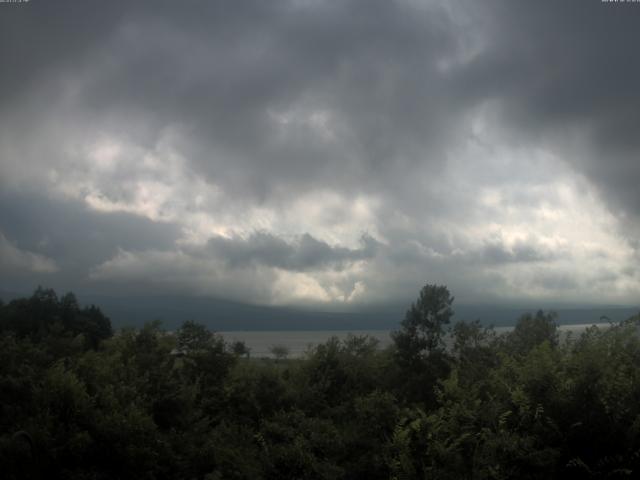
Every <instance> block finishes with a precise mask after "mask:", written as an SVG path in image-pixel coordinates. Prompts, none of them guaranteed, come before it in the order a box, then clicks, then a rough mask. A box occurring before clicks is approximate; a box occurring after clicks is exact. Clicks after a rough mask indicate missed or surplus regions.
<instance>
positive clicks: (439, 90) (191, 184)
mask: <svg viewBox="0 0 640 480" xmlns="http://www.w3.org/2000/svg"><path fill="white" fill-rule="evenodd" d="M639 45H640V3H632V2H629V3H607V2H601V1H600V0H579V1H578V0H576V1H562V2H557V1H540V0H537V1H533V0H532V1H521V2H515V1H512V0H511V1H508V0H505V1H477V0H468V1H465V0H461V1H429V0H398V1H390V0H344V1H337V0H336V1H333V0H331V1H329V0H327V1H313V0H283V1H279V0H270V1H264V0H255V1H251V0H248V1H245V0H243V1H238V0H229V1H195V0H180V1H177V0H174V1H171V2H166V1H158V0H154V1H135V2H132V1H127V2H120V1H115V0H109V1H105V0H101V1H91V0H82V1H80V0H78V1H73V2H72V1H55V2H53V1H44V0H40V1H38V0H31V1H29V2H25V3H16V4H13V3H12V4H8V3H0V61H1V65H2V69H1V71H0V289H3V290H9V291H16V290H25V289H26V290H32V289H33V288H34V287H35V286H36V285H38V284H42V285H46V286H52V287H54V288H56V289H59V290H69V289H71V290H74V291H79V292H92V293H97V294H110V295H124V294H178V295H182V294H192V295H199V296H210V297H218V298H226V299H232V300H239V301H243V302H250V303H257V304H268V305H305V306H312V307H314V308H323V309H343V308H345V309H346V308H359V307H362V306H371V305H374V304H377V303H385V302H396V301H400V300H404V299H412V298H415V297H416V295H417V292H418V290H419V288H420V287H421V286H422V285H424V284H425V283H438V284H446V285H448V286H449V288H450V290H451V291H452V292H453V293H454V294H455V295H456V297H457V301H458V302H463V303H498V304H503V305H509V304H518V303H523V302H524V303H533V304H540V305H545V304H548V303H553V304H558V303H573V304H593V303H606V304H627V305H629V304H631V305H634V304H638V299H639V298H640V295H639V294H640V268H639V267H640V243H639V241H638V239H639V238H640V189H639V188H638V183H639V181H640V113H639V112H640V62H639V61H638V58H639V52H638V46H639Z"/></svg>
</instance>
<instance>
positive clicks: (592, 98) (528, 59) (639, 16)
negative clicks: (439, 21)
mask: <svg viewBox="0 0 640 480" xmlns="http://www.w3.org/2000/svg"><path fill="white" fill-rule="evenodd" d="M637 7H638V5H636V4H633V3H627V4H611V3H605V2H600V1H599V0H592V1H566V2H552V1H542V2H509V1H493V2H488V3H484V2H483V4H482V5H479V4H475V5H473V7H472V8H473V10H474V12H475V15H477V16H476V19H477V23H478V25H481V27H479V28H482V29H483V31H484V35H485V41H486V42H487V45H486V47H485V48H484V50H483V51H482V52H481V53H480V54H479V55H478V56H477V57H476V58H475V59H474V60H473V61H472V62H470V63H469V64H467V65H465V66H463V67H462V68H461V70H460V72H459V73H460V75H457V76H456V77H457V81H459V82H460V89H461V91H465V92H467V93H466V95H470V96H473V97H484V98H486V99H490V100H493V101H496V102H497V104H498V105H499V108H500V110H501V111H502V114H503V121H504V120H506V122H505V124H506V125H510V128H511V129H514V130H515V131H516V132H517V135H519V136H520V138H521V139H524V141H526V142H530V143H532V144H535V143H537V142H544V141H545V140H551V142H552V143H554V144H555V145H556V146H557V147H558V148H559V149H560V151H561V153H562V156H563V157H564V158H565V159H568V160H570V161H571V162H573V165H574V166H575V168H576V169H577V170H578V171H580V172H583V173H585V174H586V175H587V176H588V177H589V179H590V180H591V181H592V182H593V183H594V184H595V185H596V186H598V187H599V188H600V189H601V191H602V192H603V193H604V194H605V195H606V197H607V198H608V199H609V200H610V201H611V206H612V207H613V209H614V211H616V210H618V209H622V210H623V211H624V212H626V213H627V214H629V215H632V216H633V215H637V213H638V212H640V193H639V192H640V190H639V189H638V188H637V181H638V178H640V136H639V135H638V131H637V130H638V120H637V112H638V111H640V91H639V89H638V86H639V85H640V63H639V62H638V61H637V55H638V52H637V45H638V43H639V41H640V29H639V28H638V25H640V8H637ZM578 145H579V148H577V149H576V148H575V147H576V146H578ZM636 219H637V217H636Z"/></svg>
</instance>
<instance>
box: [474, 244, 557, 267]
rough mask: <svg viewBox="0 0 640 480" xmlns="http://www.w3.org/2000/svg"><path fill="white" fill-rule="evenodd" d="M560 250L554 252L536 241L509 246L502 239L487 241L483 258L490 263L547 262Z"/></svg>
mask: <svg viewBox="0 0 640 480" xmlns="http://www.w3.org/2000/svg"><path fill="white" fill-rule="evenodd" d="M560 255H561V253H560V252H557V253H554V252H552V251H550V250H549V249H547V248H544V247H542V246H540V245H537V244H536V243H535V242H524V241H521V242H516V243H515V244H514V245H513V246H511V247H509V246H507V245H505V244H504V242H502V241H493V242H490V243H487V244H486V245H485V247H484V248H483V250H482V259H483V260H485V261H486V262H488V263H494V264H500V263H529V262H545V261H550V260H554V259H556V258H558V257H559V256H560Z"/></svg>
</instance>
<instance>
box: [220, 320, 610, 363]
mask: <svg viewBox="0 0 640 480" xmlns="http://www.w3.org/2000/svg"><path fill="white" fill-rule="evenodd" d="M592 325H594V324H592V323H589V324H587V323H583V324H576V325H560V327H559V330H560V332H561V334H562V335H566V334H567V333H569V332H571V333H572V335H573V336H574V337H575V336H577V335H579V334H580V333H582V332H583V331H584V330H585V329H586V328H588V327H590V326H592ZM595 325H597V326H598V327H600V328H606V327H608V326H609V323H596V324H595ZM512 329H513V327H512V326H511V327H496V328H495V331H496V332H497V333H504V332H508V331H510V330H512ZM218 333H220V334H221V335H222V336H224V338H225V340H226V341H229V342H231V341H235V340H241V341H243V342H244V343H245V344H246V345H247V347H249V348H250V349H251V356H252V357H272V356H273V355H272V354H271V352H270V351H269V350H270V348H271V347H273V346H274V345H278V346H284V347H286V348H287V349H288V350H289V357H292V358H295V357H301V356H303V355H304V353H305V352H307V351H308V350H309V349H310V348H312V347H313V346H314V345H318V344H320V343H324V342H326V341H327V340H329V339H330V338H331V337H338V338H339V339H341V340H342V339H345V338H346V337H347V335H349V334H352V335H356V336H359V335H369V336H370V337H373V338H375V339H377V340H378V341H379V342H380V343H379V347H380V348H385V347H387V346H388V345H390V344H391V343H392V340H391V331H390V330H353V331H348V330H309V331H304V330H282V331H235V332H234V331H229V332H218Z"/></svg>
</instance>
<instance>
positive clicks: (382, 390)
mask: <svg viewBox="0 0 640 480" xmlns="http://www.w3.org/2000/svg"><path fill="white" fill-rule="evenodd" d="M452 304H453V298H452V297H451V295H450V293H449V291H448V289H447V288H446V287H443V286H438V285H427V286H425V287H424V288H423V289H422V290H421V292H420V295H419V297H418V299H417V300H416V302H415V303H414V304H413V305H411V306H410V308H409V309H408V311H407V314H406V317H405V318H404V320H403V321H402V322H401V323H400V325H399V327H398V330H397V331H396V332H394V333H393V340H394V342H393V345H392V346H391V347H389V348H387V349H380V348H378V346H377V345H376V341H375V340H373V339H371V338H368V337H356V336H350V337H348V338H347V339H346V340H344V341H339V340H338V339H335V338H334V339H331V340H329V341H328V342H326V343H324V344H321V345H317V346H315V347H314V348H312V349H311V350H310V351H309V352H308V354H306V355H305V356H304V357H303V358H296V359H282V358H280V359H267V358H251V357H250V355H249V352H248V351H247V349H246V348H245V347H244V345H243V344H241V343H234V344H229V343H227V342H225V340H224V338H222V337H221V336H220V335H217V334H215V333H213V332H210V331H209V330H208V329H207V328H205V327H204V326H202V325H199V324H197V323H194V322H186V323H184V324H183V325H182V327H181V328H179V329H178V330H176V331H174V332H168V331H165V330H163V328H162V325H161V324H159V323H158V322H155V323H149V324H147V325H146V326H144V327H143V328H141V329H123V330H121V331H119V332H113V331H112V327H111V324H110V321H109V319H108V318H107V317H106V316H105V315H104V314H103V313H102V312H101V311H100V309H99V308H98V307H95V306H91V307H81V306H80V305H79V303H78V301H77V300H76V298H75V296H74V295H73V294H70V293H69V294H66V295H63V296H61V297H58V296H57V295H56V294H55V292H53V291H52V290H47V289H42V288H38V290H36V291H35V293H34V294H33V295H32V296H31V297H30V298H23V299H17V300H12V301H11V302H9V303H6V304H0V465H1V468H2V477H3V478H7V479H12V478H15V479H17V478H52V479H55V478H64V479H107V478H109V479H111V478H140V479H182V478H184V479H243V478H246V479H316V478H318V479H340V478H345V479H378V478H379V479H413V478H416V479H422V478H429V479H467V478H468V479H509V478H519V479H527V478H544V479H547V478H563V479H567V478H623V477H625V478H626V477H635V478H637V476H638V472H640V368H639V367H640V336H639V335H638V327H639V325H640V316H636V317H633V318H630V319H628V320H627V321H624V322H621V323H619V324H612V325H611V326H610V327H609V328H597V327H591V328H589V329H587V330H586V331H585V332H584V333H583V334H581V335H579V336H576V337H575V338H572V337H568V338H566V337H560V335H559V333H558V330H557V322H556V318H555V316H554V315H553V314H551V313H545V312H537V313H535V314H530V315H525V316H523V317H522V318H520V319H519V320H518V322H517V325H516V327H515V328H514V329H513V330H512V331H511V332H509V333H505V334H501V335H498V334H496V332H495V331H494V330H493V329H491V328H487V327H484V326H483V325H481V324H480V323H479V322H458V323H455V324H454V323H452V322H451V317H452V314H453V310H452V308H453V305H452Z"/></svg>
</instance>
